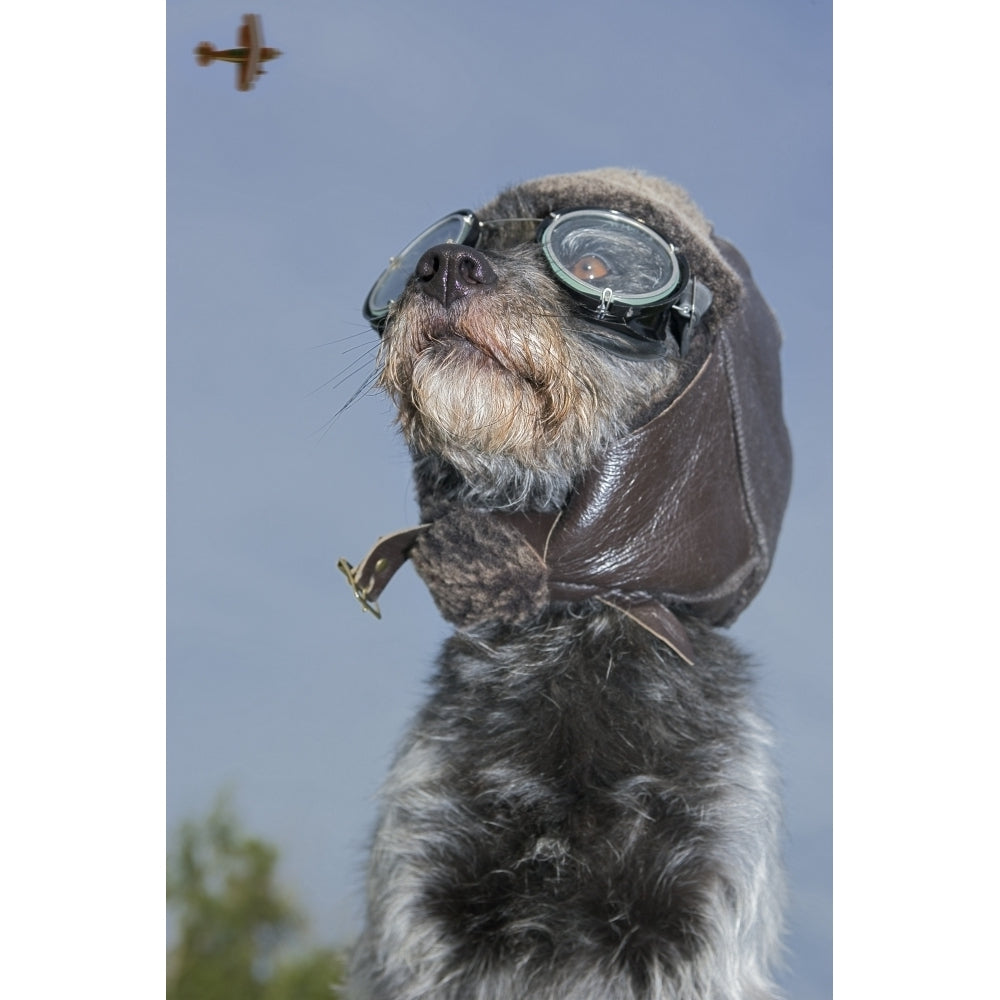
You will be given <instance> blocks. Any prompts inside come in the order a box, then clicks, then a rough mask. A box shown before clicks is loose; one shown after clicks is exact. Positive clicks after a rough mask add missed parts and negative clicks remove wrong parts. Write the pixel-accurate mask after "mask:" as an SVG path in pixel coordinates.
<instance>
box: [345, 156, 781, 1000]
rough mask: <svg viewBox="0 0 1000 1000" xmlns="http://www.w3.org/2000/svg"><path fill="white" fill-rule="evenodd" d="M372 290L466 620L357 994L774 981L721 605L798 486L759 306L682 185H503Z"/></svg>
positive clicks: (736, 690)
mask: <svg viewBox="0 0 1000 1000" xmlns="http://www.w3.org/2000/svg"><path fill="white" fill-rule="evenodd" d="M365 312H366V315H367V316H368V318H369V319H370V320H371V322H372V323H373V324H374V325H375V326H376V328H377V329H378V330H379V332H380V334H381V336H382V342H381V349H380V366H379V379H380V383H381V386H382V387H383V388H384V390H385V391H386V392H388V393H389V394H390V396H391V397H392V399H393V400H394V401H395V402H396V404H397V405H398V409H399V424H400V426H401V428H402V431H403V434H404V435H405V437H406V440H407V442H408V443H409V446H410V448H411V451H412V454H413V457H414V463H415V479H416V486H417V492H418V496H419V501H420V510H421V516H422V518H423V521H424V523H423V524H422V525H421V526H420V527H418V528H414V529H411V530H408V531H402V532H397V533H396V534H394V535H389V536H385V537H383V538H382V539H380V540H379V542H378V543H377V545H376V547H375V549H373V551H372V552H371V553H370V554H369V556H368V557H366V559H365V560H364V561H363V563H362V564H361V565H360V566H359V567H357V568H354V567H351V566H350V565H349V564H347V563H344V562H342V565H341V568H342V569H343V570H344V572H345V573H347V575H348V577H349V579H350V580H351V583H352V585H353V586H354V588H355V592H356V594H357V596H358V597H359V598H360V599H361V600H362V601H363V603H364V604H365V605H366V606H367V607H369V608H370V609H372V610H375V608H376V606H375V599H376V598H377V597H378V595H379V594H380V593H381V591H382V588H383V587H384V586H385V584H386V582H387V581H388V578H389V576H391V574H392V572H394V570H395V569H396V568H397V567H398V566H399V565H400V564H401V563H402V562H403V560H405V559H407V558H409V559H411V560H412V561H413V563H414V566H415V567H416V569H417V572H418V573H419V574H420V575H421V577H422V578H423V579H424V581H425V582H426V583H427V585H428V586H429V588H430V589H431V592H432V594H433V596H434V598H435V601H436V603H437V605H438V607H439V608H440V610H441V612H442V614H443V615H444V616H445V617H446V618H447V619H448V620H449V621H451V622H452V623H453V624H454V625H455V626H456V627H457V631H456V632H455V634H454V635H453V636H452V637H451V638H450V639H449V640H448V641H447V643H446V644H445V647H444V650H443V652H442V653H441V656H440V659H439V661H438V666H437V672H436V675H435V677H434V679H433V685H432V688H433V689H432V694H431V696H430V699H429V701H428V702H427V704H426V705H425V706H424V708H423V709H422V711H421V712H420V713H419V716H418V717H417V719H416V722H415V724H414V725H413V727H412V729H411V731H410V733H409V735H408V736H407V737H406V739H405V741H404V743H403V745H402V747H401V749H400V751H399V754H398V756H397V758H396V761H395V763H394V765H393V768H392V771H391V773H390V775H389V777H388V780H387V782H386V784H385V786H384V788H383V791H382V799H381V810H380V816H379V820H378V825H377V830H376V833H375V836H374V841H373V844H372V850H371V858H370V865H369V871H368V889H367V918H366V925H365V928H364V931H363V933H362V936H361V939H360V941H359V942H358V944H357V947H356V949H355V955H354V959H353V968H352V978H351V985H350V987H349V996H351V997H354V998H358V1000H361V998H364V1000H432V998H433V1000H640V998H642V1000H667V998H669V1000H695V998H698V1000H707V998H712V1000H737V998H738V1000H752V998H772V997H775V996H776V995H777V994H776V991H775V987H774V986H773V984H772V981H771V978H770V969H771V966H772V964H773V962H774V959H775V955H776V951H777V950H778V947H779V935H780V930H781V908H782V895H783V889H782V885H783V883H782V875H781V871H780V865H779V857H778V854H779V850H778V832H779V808H778V802H777V796H776V793H775V776H774V772H773V769H772V764H771V762H770V758H769V751H768V747H769V735H768V730H767V728H766V726H765V725H764V724H763V723H762V722H761V720H760V719H759V718H758V716H757V715H756V714H755V712H754V710H753V708H752V706H751V703H750V699H749V697H748V665H747V662H746V659H745V657H744V655H743V654H741V653H740V652H739V651H738V649H737V648H736V647H735V646H734V645H733V643H732V642H731V641H730V640H728V639H727V638H726V637H724V636H723V635H722V634H720V633H719V632H718V631H717V630H716V628H717V626H719V625H726V624H729V623H730V622H731V621H732V620H733V619H734V618H735V617H736V615H737V614H738V613H739V612H740V611H741V610H742V609H743V607H745V605H746V604H747V602H748V601H749V600H750V599H751V598H752V597H753V595H754V594H755V593H756V592H757V590H758V589H759V588H760V586H761V584H762V583H763V579H764V577H765V576H766V574H767V571H768V568H769V566H770V562H771V558H772V556H773V549H774V544H775V540H776V538H777V534H778V529H779V527H780V523H781V518H782V515H783V512H784V507H785V502H786V500H787V494H788V486H789V476H790V457H789V447H788V438H787V433H786V430H785V427H784V423H783V421H782V418H781V410H780V399H781V387H780V376H779V373H778V365H777V356H778V347H779V344H780V336H779V333H778V330H777V326H776V324H775V321H774V318H773V316H772V315H771V313H770V311H769V310H768V308H767V306H766V305H765V304H764V302H763V300H762V299H761V298H760V295H759V293H758V292H757V290H756V288H755V287H754V285H753V281H752V279H751V277H750V273H749V271H748V270H747V268H746V264H745V263H744V262H743V260H742V258H741V257H740V255H739V254H738V253H737V252H736V251H735V249H734V248H733V247H731V246H730V245H729V244H727V243H725V242H724V241H722V240H720V239H718V238H717V237H716V236H715V235H714V234H713V232H712V229H711V227H710V226H709V224H708V223H707V222H706V221H705V220H704V218H703V217H702V215H701V214H700V212H699V211H698V209H697V208H696V207H695V206H694V205H693V203H692V202H691V201H690V199H689V198H688V197H687V196H686V195H685V194H684V193H683V192H682V191H681V190H680V189H678V188H677V187H675V186H674V185H672V184H669V183H667V182H665V181H660V180H657V179H654V178H651V177H648V176H645V175H643V174H640V173H637V172H633V171H626V170H618V169H607V170H598V171H591V172H587V173H582V174H571V175H562V176H554V177H547V178H542V179H541V180H537V181H532V182H529V183H526V184H522V185H519V186H517V187H514V188H511V189H510V190H508V191H506V192H504V193H502V194H501V195H500V196H499V197H497V198H496V199H495V200H494V201H492V202H490V203H489V204H487V205H486V206H485V207H483V208H482V209H481V210H479V211H478V212H476V213H471V212H457V213H454V214H453V215H452V216H449V217H447V218H446V219H444V220H442V221H441V222H440V223H438V224H437V225H436V226H432V227H431V228H430V229H429V230H428V231H427V232H425V233H424V234H423V236H422V237H420V238H418V239H417V240H416V241H414V243H412V244H410V246H408V247H407V248H406V250H404V251H403V252H402V253H401V254H400V256H399V257H397V258H394V259H393V261H392V264H391V266H390V268H389V270H388V271H386V273H385V274H384V275H383V276H382V278H380V279H379V282H378V283H376V285H375V287H374V288H373V290H372V292H371V294H370V296H369V299H368V301H367V303H366V306H365Z"/></svg>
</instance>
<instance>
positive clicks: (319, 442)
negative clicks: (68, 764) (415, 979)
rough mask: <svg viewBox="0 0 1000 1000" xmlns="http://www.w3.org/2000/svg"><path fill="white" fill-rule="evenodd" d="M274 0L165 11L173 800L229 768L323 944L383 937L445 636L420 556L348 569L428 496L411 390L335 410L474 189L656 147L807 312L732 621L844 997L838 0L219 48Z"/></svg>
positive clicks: (788, 357)
mask: <svg viewBox="0 0 1000 1000" xmlns="http://www.w3.org/2000/svg"><path fill="white" fill-rule="evenodd" d="M244 9H245V8H244V7H243V6H242V5H239V4H235V3H232V2H228V0H199V2H194V0H191V2H188V0H175V2H170V3H168V4H167V57H166V71H167V89H166V98H167V112H166V114H167V174H166V183H167V250H166V265H167V333H168V337H167V393H168V395H167V407H168V408H167V432H168V439H167V463H168V464H167V528H168V535H167V560H168V562H167V570H168V576H167V580H168V591H167V597H168V620H167V657H168V659H167V669H168V673H167V710H168V721H167V727H168V728H167V821H168V824H169V825H170V826H171V827H173V826H175V825H176V824H177V823H178V822H179V821H181V820H182V819H184V818H187V817H189V816H192V815H196V814H199V813H202V812H204V811H205V810H207V808H208V807H209V806H210V804H211V802H212V800H213V798H214V796H215V795H216V793H217V792H218V791H219V790H220V789H222V788H229V789H231V790H232V791H233V793H234V798H235V802H236V806H237V808H238V811H239V813H240V814H241V816H242V817H243V818H244V820H245V822H246V823H247V825H248V826H249V827H250V828H251V829H252V830H254V832H257V833H259V834H261V835H263V836H265V837H267V838H269V839H272V840H274V841H275V842H276V843H277V844H278V845H279V846H280V848H281V851H282V857H283V874H284V875H285V877H286V880H287V881H288V882H289V884H290V885H291V886H292V888H293V889H294V890H295V891H296V893H297V894H298V895H299V897H300V899H301V901H302V903H303V904H304V906H305V908H306V909H307V910H308V912H309V913H310V915H311V916H312V918H313V921H314V928H315V935H316V937H317V939H323V940H328V939H331V938H345V937H348V936H349V935H350V934H351V933H352V932H353V930H354V929H355V927H356V925H357V919H358V913H359V898H358V889H359V886H360V871H361V864H362V861H363V849H364V842H365V838H366V836H367V833H368V829H369V827H370V824H371V822H372V819H373V816H374V803H373V794H374V792H375V790H376V788H377V786H378V784H379V782H380V780H381V778H382V777H383V775H384V773H385V771H386V768H387V766H388V763H389V759H390V756H391V753H392V750H393V747H394V745H395V742H396V740H397V739H398V738H399V737H400V736H401V734H402V732H403V729H404V727H405V725H406V723H407V720H408V719H409V717H410V716H411V715H412V714H413V713H414V711H415V710H416V707H417V705H418V704H419V702H420V699H421V697H422V695H423V690H424V687H423V686H424V683H425V680H426V678H427V677H428V676H429V673H430V669H431V664H432V661H433V658H434V655H435V650H436V648H437V646H438V644H439V643H440V641H441V639H442V638H443V636H444V635H445V634H446V626H445V625H444V623H443V622H442V621H441V620H440V618H439V617H438V615H437V612H436V611H435V609H434V607H433V605H432V603H431V601H430V598H429V596H428V595H427V594H426V592H425V591H424V589H423V587H422V585H421V584H420V583H419V581H418V580H417V579H416V577H415V575H414V574H413V573H412V570H410V569H406V570H404V571H403V572H402V573H401V574H400V575H399V576H398V577H397V579H396V580H395V581H394V582H393V585H392V587H391V589H390V590H389V591H388V592H387V594H386V595H385V597H384V598H383V601H382V607H383V612H384V620H383V621H381V622H376V621H374V620H373V619H371V618H370V617H366V616H362V615H361V613H360V612H359V610H358V607H357V605H356V604H355V602H354V600H353V599H352V598H351V596H350V593H349V591H348V589H347V586H346V584H345V583H344V581H343V579H342V578H341V577H340V574H339V573H338V572H337V570H336V561H337V558H338V557H339V556H346V557H348V558H349V559H351V560H352V561H357V559H359V558H360V557H361V556H362V555H363V554H364V552H365V551H366V550H367V548H368V547H369V545H370V543H371V542H372V541H374V539H375V537H376V536H377V535H379V534H383V533H386V532H388V531H391V530H394V529H396V528H399V527H404V526H407V525H409V524H411V523H414V520H415V507H414V504H413V502H412V498H411V495H410V486H409V469H408V461H407V457H406V454H405V451H404V449H403V448H402V446H401V444H400V442H399V441H398V439H397V437H396V435H395V432H394V431H393V429H392V426H391V412H390V410H389V408H388V406H387V404H386V403H385V401H384V400H382V399H380V398H378V397H373V396H367V397H364V398H361V399H359V400H358V401H356V402H355V403H354V404H352V405H351V406H350V407H349V408H348V409H347V410H346V412H344V413H342V414H341V415H340V416H339V417H337V418H336V419H332V418H333V417H334V415H335V414H336V413H337V411H338V410H339V409H340V408H341V407H342V406H343V404H344V403H346V402H347V400H348V398H349V397H350V395H351V393H352V391H353V390H354V389H355V388H357V387H358V386H359V385H360V384H361V382H362V381H363V378H364V374H365V372H366V371H367V370H368V365H369V363H370V360H371V358H370V353H369V352H370V350H371V349H372V348H373V347H374V336H373V335H372V334H371V332H370V330H369V328H368V327H367V325H366V324H365V322H364V320H363V319H362V317H361V311H360V309H361V302H362V300H363V297H364V295H365V293H366V292H367V290H368V288H369V286H370V284H371V282H372V281H373V280H374V278H375V277H376V276H377V275H378V273H379V271H380V270H381V268H382V267H383V266H384V262H385V260H386V258H387V256H388V255H389V254H390V253H392V252H394V251H395V250H397V249H398V248H399V247H400V246H401V245H402V244H403V243H405V242H406V241H407V240H408V239H409V238H411V237H412V236H413V235H415V234H416V233H417V232H418V231H419V230H420V229H421V228H423V227H424V226H426V225H427V224H428V223H430V222H431V221H433V220H435V219H437V218H438V217H440V216H441V215H443V214H445V213H446V212H448V211H450V210H451V209H454V208H459V207H465V206H471V207H474V206H476V205H478V204H480V203H481V202H483V201H485V200H487V199H488V198H490V197H491V196H492V195H493V194H495V193H496V191H497V190H499V189H500V188H501V187H503V186H505V185H507V184H509V183H513V182H517V181H519V180H523V179H528V178H531V177H536V176H541V175H543V174H547V173H553V172H561V171H571V170H579V169H587V168H592V167H597V166H604V165H619V166H629V167H639V168H641V169H644V170H647V171H649V172H650V173H654V174H660V175H662V176H666V177H668V178H670V179H671V180H674V181H677V182H679V183H681V184H682V185H684V186H685V187H687V188H688V190H689V191H690V192H691V194H692V195H693V197H694V198H695V200H696V201H697V202H698V203H699V205H700V206H701V207H702V209H703V210H704V212H705V214H706V215H707V216H708V217H709V218H710V219H712V220H713V222H714V223H715V225H716V229H717V231H718V232H719V233H720V234H721V235H722V236H724V237H725V238H727V239H729V240H731V241H732V242H734V243H735V244H736V245H737V246H739V247H740V249H741V250H742V251H743V253H744V255H745V256H746V257H747V259H748V261H749V262H750V265H751V267H752V269H753V271H754V275H755V277H756V279H757V282H758V284H759V286H760V287H761V289H762V290H763V292H764V294H765V297H766V298H767V299H768V301H769V302H770V304H771V306H772V308H773V309H774V310H775V312H776V313H777V315H778V318H779V321H780V323H781V325H782V328H783V331H784V334H785V346H784V349H783V365H784V383H785V407H786V419H787V422H788V424H789V428H790V431H791V434H792V441H793V447H794V450H795V479H794V485H793V493H792V499H791V504H790V506H789V510H788V514H787V517H786V521H785V527H784V530H783V533H782V536H781V540H780V542H779V547H778V556H777V559H776V561H775V564H774V568H773V571H772V574H771V577H770V579H769V581H768V583H767V585H766V586H765V588H764V590H763V592H762V593H761V595H760V596H759V597H758V598H757V599H756V601H755V603H754V604H753V605H752V606H751V608H750V609H749V610H748V611H747V612H746V613H745V614H744V615H743V617H742V618H741V620H740V621H739V622H738V623H737V625H736V626H735V627H734V629H733V632H734V634H735V635H736V636H738V637H739V639H740V640H741V641H742V642H743V644H744V645H745V646H746V647H747V648H748V649H749V650H750V651H751V652H752V653H753V655H754V657H755V659H756V660H757V662H758V663H759V680H760V697H761V702H762V705H763V707H764V710H765V712H766V714H767V715H768V716H769V717H770V718H771V719H772V721H773V722H774V724H775V727H776V730H777V734H778V756H779V760H780V763H781V767H782V771H783V775H784V781H785V787H786V796H785V799H786V810H787V836H788V845H787V859H788V866H789V870H790V873H791V879H792V908H791V911H790V914H789V918H790V927H791V933H790V935H789V945H790V949H791V953H790V963H789V971H788V973H787V975H786V979H785V982H786V984H787V986H788V988H789V992H790V994H791V995H793V996H795V997H796V998H798V1000H821V998H824V997H828V996H829V995H830V990H831V985H830V977H831V972H830V968H831V965H830V934H831V912H830V909H831V903H830V865H831V841H830V825H831V820H830V814H831V697H830V696H831V655H832V652H831V649H832V639H831V491H832V488H831V408H832V404H831V371H832V365H831V353H832V331H831V285H832V225H831V168H832V151H831V146H832V141H831V24H830V20H831V11H830V5H829V3H828V2H819V3H812V4H810V3H803V2H797V0H772V2H756V3H754V4H746V3H742V2H718V0H717V2H713V0H701V2H687V0H679V2H672V3H669V4H668V3H663V2H642V0H622V2H619V3H616V4H613V5H612V4H600V3H594V2H592V0H580V2H576V3H573V4H563V3H558V4H555V3H554V4H539V3H537V2H536V3H530V2H524V0H509V2H507V3H505V4H504V5H502V6H500V5H497V6H489V5H479V6H477V5H469V4H467V3H458V2H444V0H428V2H425V3H422V4H420V5H414V4H412V3H396V2H389V3H381V4H370V5H360V4H346V3H335V2H319V0H312V2H308V0H305V2H300V3H294V4H280V5H279V4H275V5H273V6H272V8H271V9H269V8H268V7H267V5H265V6H263V7H258V8H256V9H257V10H259V11H260V12H261V13H262V15H263V23H264V33H265V38H266V41H267V43H268V44H271V45H275V46H277V47H279V48H280V49H282V50H283V52H284V55H283V56H282V58H281V59H279V60H278V61H277V62H274V63H272V64H270V65H269V66H268V73H267V75H266V76H265V77H263V78H262V79H261V80H260V82H259V83H258V85H257V88H256V89H255V90H254V91H253V92H252V93H250V94H241V93H238V92H237V91H236V90H235V89H234V87H233V76H234V71H233V69H232V68H231V67H229V66H224V65H213V66H210V67H208V68H200V67H198V66H197V65H196V63H195V60H194V57H193V55H192V49H193V48H194V46H195V45H196V44H197V43H198V42H199V41H202V40H211V41H212V42H214V43H215V44H216V45H217V46H224V45H229V44H232V43H233V40H234V38H235V30H236V26H237V24H238V23H239V18H240V15H241V14H242V13H243V11H244ZM345 372H346V373H347V374H346V376H344V374H343V373H345ZM342 377H343V378H344V380H343V381H342V382H340V383H339V384H338V381H339V380H340V379H341V378H342Z"/></svg>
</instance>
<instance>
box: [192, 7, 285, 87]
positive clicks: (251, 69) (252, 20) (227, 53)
mask: <svg viewBox="0 0 1000 1000" xmlns="http://www.w3.org/2000/svg"><path fill="white" fill-rule="evenodd" d="M263 41H264V33H263V32H262V31H261V28H260V15H259V14H244V15H243V23H242V24H241V25H240V27H239V30H238V31H237V32H236V45H237V47H236V48H235V49H217V48H216V47H215V46H214V45H213V44H212V43H211V42H202V43H201V44H200V45H199V46H198V47H197V48H196V49H195V50H194V54H195V55H196V56H197V57H198V65H199V66H207V65H208V64H209V63H210V62H212V61H213V60H215V59H221V60H222V61H223V62H231V63H236V89H237V90H252V89H253V85H254V81H255V80H256V79H257V77H258V76H262V75H263V74H264V70H263V68H262V67H261V65H260V64H261V63H263V62H267V61H268V60H269V59H277V58H278V56H280V55H281V53H280V52H279V51H278V50H277V49H272V48H267V47H266V46H265V45H263Z"/></svg>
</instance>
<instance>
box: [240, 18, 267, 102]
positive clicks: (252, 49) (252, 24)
mask: <svg viewBox="0 0 1000 1000" xmlns="http://www.w3.org/2000/svg"><path fill="white" fill-rule="evenodd" d="M260 39H261V31H260V18H259V17H258V16H257V15H256V14H244V15H243V24H241V25H240V31H239V45H240V48H243V49H246V51H247V57H246V61H245V62H242V63H237V64H236V87H237V89H239V90H250V88H251V87H253V84H254V80H255V79H256V78H257V66H258V65H259V63H260Z"/></svg>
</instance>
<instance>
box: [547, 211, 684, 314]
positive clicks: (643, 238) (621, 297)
mask: <svg viewBox="0 0 1000 1000" xmlns="http://www.w3.org/2000/svg"><path fill="white" fill-rule="evenodd" d="M540 242H541V245H542V252H543V253H544V254H545V257H546V259H547V260H548V262H549V266H550V267H551V268H552V270H553V272H554V273H555V275H556V277H557V278H559V280H560V281H562V283H563V284H564V285H566V286H567V287H569V288H571V289H573V290H574V291H576V292H578V293H579V294H581V295H583V296H585V297H587V298H591V299H594V300H595V305H597V303H599V302H600V301H601V300H602V299H603V300H604V301H609V295H608V292H607V290H608V289H610V301H611V302H615V303H619V304H622V305H625V306H629V307H632V308H634V309H646V308H649V307H650V306H654V305H659V304H660V303H663V302H664V301H665V300H667V299H668V298H670V297H671V296H672V295H673V294H674V293H675V292H678V291H680V288H679V285H680V280H681V267H680V264H679V262H678V259H677V254H676V252H675V251H674V249H673V247H671V246H670V244H669V243H667V242H666V241H665V240H664V239H663V238H662V237H661V236H659V235H658V234H657V233H655V232H653V230H652V229H650V228H649V227H648V226H644V225H643V224H642V223H641V222H637V221H636V220H635V219H631V218H629V217H628V216H626V215H620V214H618V213H617V212H605V211H597V210H582V211H576V212H567V213H566V214H565V215H559V216H556V217H555V218H554V219H553V220H552V222H551V223H549V224H548V225H546V226H545V228H544V229H543V230H542V232H541V235H540Z"/></svg>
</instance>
